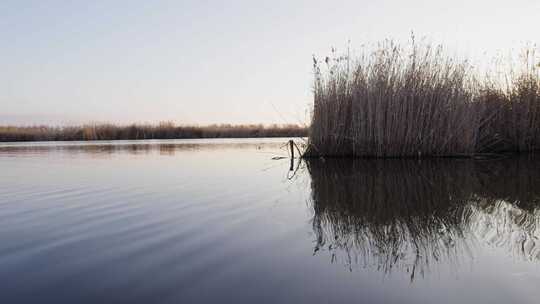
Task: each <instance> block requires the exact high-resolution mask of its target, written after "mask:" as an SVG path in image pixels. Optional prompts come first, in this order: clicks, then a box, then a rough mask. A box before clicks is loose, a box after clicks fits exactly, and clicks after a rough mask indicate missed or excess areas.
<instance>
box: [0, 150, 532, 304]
mask: <svg viewBox="0 0 540 304" xmlns="http://www.w3.org/2000/svg"><path fill="white" fill-rule="evenodd" d="M285 143H286V140H285V139H268V140H266V139H264V140H218V141H212V140H210V141H209V140H206V141H200V142H198V141H196V140H195V141H193V140H190V141H164V142H160V141H154V142H142V143H141V142H122V143H119V144H118V143H103V142H93V143H61V144H58V143H40V144H37V145H33V144H30V145H29V144H15V145H6V144H2V145H0V168H1V169H2V173H1V174H0V282H2V284H3V288H2V291H1V292H0V301H1V302H2V303H4V302H6V303H10V302H11V303H13V302H32V301H40V302H54V303H72V302H77V303H95V302H117V303H128V302H129V303H148V302H162V303H178V302H182V303H215V302H223V301H224V300H225V301H228V302H241V303H242V302H243V303H252V302H258V303H276V302H311V303H328V302H365V303H393V302H395V303H433V302H437V303H456V302H464V303H470V302H474V303H508V302H515V303H537V301H538V297H539V296H540V292H539V291H538V288H537V286H539V284H540V267H539V264H540V261H539V260H540V251H539V244H538V242H539V238H540V232H539V227H540V220H539V219H540V213H539V207H540V173H539V172H540V170H539V169H540V161H538V160H536V159H535V158H530V157H528V158H527V157H524V158H519V159H504V160H497V161H470V160H422V161H418V160H356V161H351V160H328V159H327V160H324V161H322V160H311V161H309V162H304V163H302V164H301V165H300V169H299V170H298V172H296V174H295V175H294V177H293V179H292V180H290V179H289V178H288V177H290V172H289V171H288V170H289V160H288V159H280V160H272V157H274V156H287V151H286V150H285V149H284V148H282V146H283V144H285Z"/></svg>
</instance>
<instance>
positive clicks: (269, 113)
mask: <svg viewBox="0 0 540 304" xmlns="http://www.w3.org/2000/svg"><path fill="white" fill-rule="evenodd" d="M539 29H540V1H539V0H511V1H510V0H504V1H501V0H468V1H464V0H454V1H448V0H447V1H437V0H431V1H421V0H409V1H386V0H381V1H361V0H357V1H322V2H317V1H314V0H305V1H304V0H298V1H295V0H287V1H277V0H274V1H256V0H250V1H235V0H228V1H204V0H194V1H188V0H185V1H180V0H177V1H138V0H130V1H120V0H114V1H113V0H106V1H101V0H92V1H86V0H84V1H83V0H80V1H52V0H49V1H47V0H39V1H25V0H0V38H1V39H0V106H1V107H0V123H17V124H21V123H22V124H34V123H52V124H63V123H78V122H86V121H110V122H119V123H126V122H156V121H160V120H173V121H176V122H178V123H186V124H193V123H199V124H207V123H226V122H230V123H259V122H260V123H297V122H305V121H306V113H307V109H308V107H309V104H310V102H311V80H312V74H311V64H312V61H311V56H312V54H317V55H320V56H324V55H325V54H327V53H328V51H329V49H330V47H332V46H336V47H337V48H338V50H339V49H340V48H341V49H343V48H345V47H346V45H347V41H348V40H349V39H350V40H351V47H352V48H355V46H360V45H361V44H364V43H372V42H376V41H378V40H382V39H385V38H394V39H397V40H406V39H407V38H408V37H409V36H410V33H411V31H414V32H415V34H416V35H417V36H426V37H428V38H429V39H430V40H432V41H434V42H444V43H445V44H446V45H448V46H450V47H451V48H455V49H456V50H459V51H460V52H464V53H465V54H467V55H470V56H472V57H474V56H478V54H483V53H484V52H488V53H494V52H496V51H507V50H509V49H510V48H519V47H520V46H523V45H524V44H525V43H527V42H540V41H539V40H540V31H539Z"/></svg>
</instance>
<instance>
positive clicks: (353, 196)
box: [307, 158, 540, 280]
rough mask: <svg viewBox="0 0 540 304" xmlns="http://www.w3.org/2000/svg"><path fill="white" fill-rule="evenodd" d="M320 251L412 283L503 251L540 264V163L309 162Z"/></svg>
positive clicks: (507, 161) (349, 264) (314, 218)
mask: <svg viewBox="0 0 540 304" xmlns="http://www.w3.org/2000/svg"><path fill="white" fill-rule="evenodd" d="M307 168H308V171H309V174H310V176H311V180H312V182H311V186H312V207H313V211H314V216H313V230H314V232H315V235H316V245H315V248H314V252H315V253H316V254H319V252H321V251H328V252H329V254H330V258H331V261H332V262H334V261H336V260H337V259H340V258H341V259H343V260H344V261H345V263H346V264H347V265H348V266H349V267H351V268H352V267H353V266H354V265H355V264H358V265H361V266H362V267H373V268H376V269H377V270H380V271H383V272H385V273H387V274H389V273H391V272H392V271H395V270H400V271H406V272H408V273H410V279H411V280H414V278H415V276H417V275H418V274H421V275H424V274H425V273H426V272H427V271H429V269H430V267H431V266H433V265H434V264H435V265H436V264H439V263H446V264H448V263H451V264H452V265H454V266H457V265H459V264H460V262H462V261H463V259H472V258H474V256H473V252H474V250H471V247H474V246H479V245H481V244H485V243H487V244H489V245H490V246H496V247H503V248H504V249H506V250H507V251H508V252H510V253H512V254H513V255H517V256H519V257H521V258H523V259H526V260H529V261H538V260H540V247H539V244H540V240H539V238H540V230H539V227H540V209H539V207H540V161H538V160H536V159H534V158H517V159H505V160H493V161H472V160H422V161H418V160H354V161H352V160H332V159H329V160H310V161H309V162H308V163H307Z"/></svg>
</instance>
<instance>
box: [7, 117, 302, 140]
mask: <svg viewBox="0 0 540 304" xmlns="http://www.w3.org/2000/svg"><path fill="white" fill-rule="evenodd" d="M305 136H307V129H306V128H305V127H302V126H298V125H293V124H290V125H269V126H265V125H229V124H221V125H209V126H177V125H175V124H174V123H170V122H162V123H159V124H131V125H125V126H121V125H114V124H87V125H81V126H68V127H51V126H31V127H20V126H0V141H2V142H15V141H74V140H124V139H128V140H138V139H189V138H251V137H254V138H256V137H305Z"/></svg>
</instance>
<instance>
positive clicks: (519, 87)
mask: <svg viewBox="0 0 540 304" xmlns="http://www.w3.org/2000/svg"><path fill="white" fill-rule="evenodd" d="M538 55H539V54H538V52H535V47H530V48H525V49H524V51H523V52H522V53H520V57H519V60H518V61H517V62H518V64H517V65H516V64H514V63H513V61H512V60H511V58H508V59H510V60H509V68H503V69H501V67H502V66H503V65H502V64H501V62H498V63H497V62H496V63H495V64H494V65H493V66H490V67H489V68H488V69H487V71H481V70H480V69H478V68H477V67H475V66H474V65H472V64H471V63H469V62H468V61H467V60H464V59H460V58H457V57H451V56H448V55H446V54H445V53H444V52H443V48H442V46H440V45H437V46H432V45H430V44H419V43H415V41H414V37H412V43H411V44H410V45H409V44H408V45H406V46H405V47H403V46H401V45H399V44H397V43H395V42H393V41H389V40H387V41H384V42H381V43H379V44H378V45H377V46H376V47H373V48H370V49H364V50H363V51H362V52H360V54H358V55H354V56H351V55H350V52H347V53H345V54H344V55H340V54H337V53H336V52H335V50H332V54H331V55H330V56H329V57H326V58H324V59H323V60H320V59H317V58H315V57H314V58H313V69H314V76H315V77H314V78H315V79H314V84H313V91H314V102H313V112H312V117H311V124H310V127H309V135H308V146H307V151H306V153H305V154H304V156H306V157H315V156H326V157H347V156H348V157H420V156H438V157H444V156H446V157H453V156H473V155H475V154H480V153H499V152H531V151H536V150H540V57H539V56H538Z"/></svg>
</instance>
